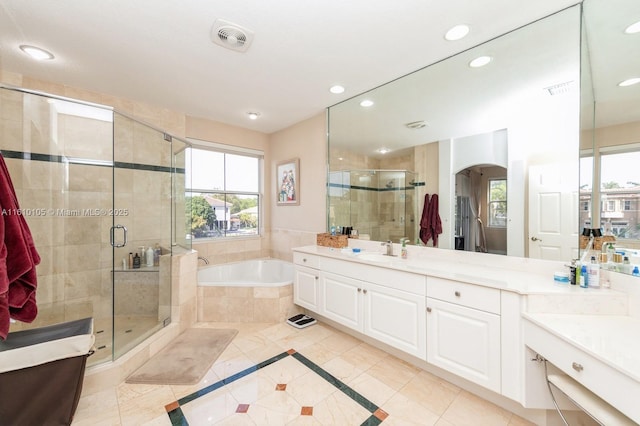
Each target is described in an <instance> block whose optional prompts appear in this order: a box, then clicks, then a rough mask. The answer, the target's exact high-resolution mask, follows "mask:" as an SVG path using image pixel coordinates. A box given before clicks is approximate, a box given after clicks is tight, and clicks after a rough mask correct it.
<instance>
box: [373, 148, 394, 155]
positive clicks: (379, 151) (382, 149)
mask: <svg viewBox="0 0 640 426" xmlns="http://www.w3.org/2000/svg"><path fill="white" fill-rule="evenodd" d="M376 152H377V153H378V154H386V153H387V152H391V150H390V149H389V148H380V149H376Z"/></svg>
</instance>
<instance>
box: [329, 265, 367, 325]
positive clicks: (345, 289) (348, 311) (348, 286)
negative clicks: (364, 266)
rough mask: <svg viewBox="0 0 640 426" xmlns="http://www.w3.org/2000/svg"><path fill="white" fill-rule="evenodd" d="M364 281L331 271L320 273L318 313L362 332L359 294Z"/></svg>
mask: <svg viewBox="0 0 640 426" xmlns="http://www.w3.org/2000/svg"><path fill="white" fill-rule="evenodd" d="M365 285H366V283H365V282H363V281H359V280H354V279H352V278H347V277H343V276H340V275H335V274H331V273H326V272H321V273H320V312H319V314H320V315H324V316H325V317H327V318H329V319H331V320H334V321H336V322H338V323H340V324H342V325H344V326H347V327H350V328H353V329H354V330H357V331H360V332H362V302H361V299H360V296H361V294H362V291H363V289H364V287H365Z"/></svg>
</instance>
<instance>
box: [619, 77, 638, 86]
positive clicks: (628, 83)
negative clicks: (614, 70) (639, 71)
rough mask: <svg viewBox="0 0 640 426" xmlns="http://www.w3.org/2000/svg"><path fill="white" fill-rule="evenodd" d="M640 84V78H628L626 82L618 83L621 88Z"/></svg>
mask: <svg viewBox="0 0 640 426" xmlns="http://www.w3.org/2000/svg"><path fill="white" fill-rule="evenodd" d="M638 83H640V77H634V78H628V79H626V80H625V81H621V82H620V83H618V86H620V87H627V86H633V85H634V84H638Z"/></svg>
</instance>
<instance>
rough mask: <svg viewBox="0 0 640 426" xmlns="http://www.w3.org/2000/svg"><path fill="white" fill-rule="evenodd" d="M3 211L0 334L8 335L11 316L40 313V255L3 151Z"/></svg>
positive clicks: (27, 317) (29, 318)
mask: <svg viewBox="0 0 640 426" xmlns="http://www.w3.org/2000/svg"><path fill="white" fill-rule="evenodd" d="M0 211H1V213H2V215H1V216H0V338H2V339H6V337H7V333H8V332H9V319H10V318H14V319H17V320H20V321H23V322H32V321H33V320H34V319H35V318H36V315H37V314H38V308H37V305H36V287H37V285H38V281H37V276H36V265H38V264H39V263H40V256H39V255H38V252H37V250H36V248H35V244H34V242H33V237H32V236H31V232H30V231H29V226H28V225H27V221H26V220H25V219H24V216H22V214H21V211H20V206H19V204H18V199H17V197H16V193H15V190H14V188H13V184H12V182H11V177H10V176H9V171H8V170H7V165H6V164H5V162H4V158H3V157H2V155H0Z"/></svg>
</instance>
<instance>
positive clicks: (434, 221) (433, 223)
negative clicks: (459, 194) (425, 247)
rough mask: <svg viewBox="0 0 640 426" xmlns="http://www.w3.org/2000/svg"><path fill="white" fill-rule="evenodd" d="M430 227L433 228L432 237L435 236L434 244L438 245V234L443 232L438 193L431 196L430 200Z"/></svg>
mask: <svg viewBox="0 0 640 426" xmlns="http://www.w3.org/2000/svg"><path fill="white" fill-rule="evenodd" d="M428 217H429V227H430V228H431V238H433V246H434V247H438V235H440V234H442V222H441V221H440V213H439V212H438V194H433V195H432V196H431V201H430V202H429V214H428Z"/></svg>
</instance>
